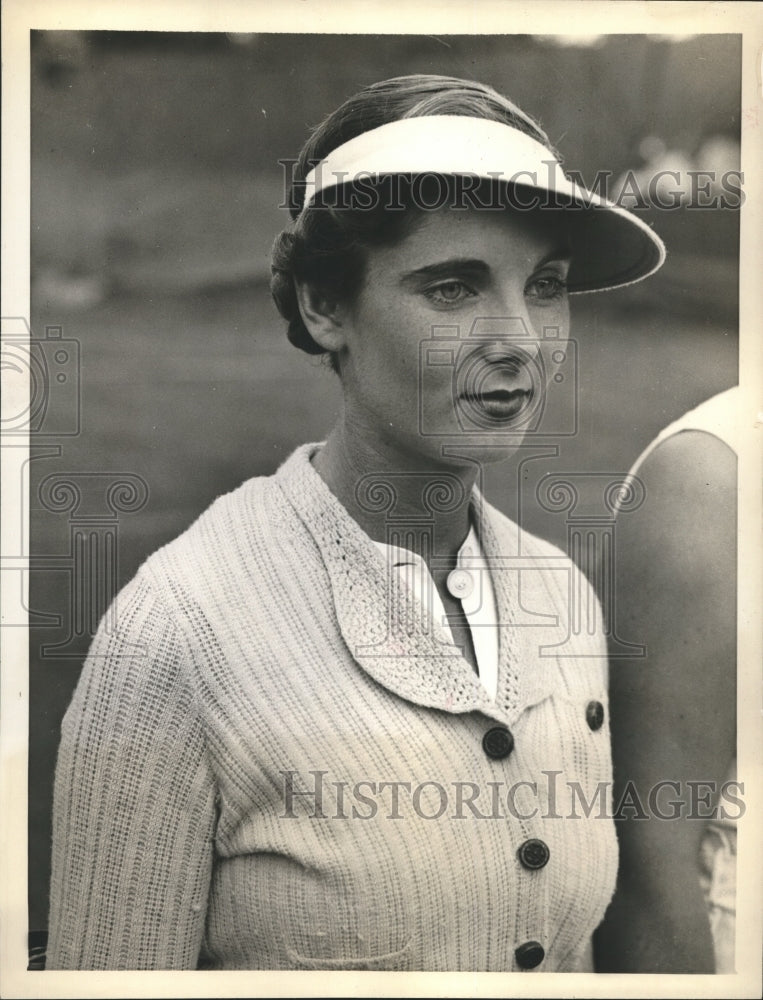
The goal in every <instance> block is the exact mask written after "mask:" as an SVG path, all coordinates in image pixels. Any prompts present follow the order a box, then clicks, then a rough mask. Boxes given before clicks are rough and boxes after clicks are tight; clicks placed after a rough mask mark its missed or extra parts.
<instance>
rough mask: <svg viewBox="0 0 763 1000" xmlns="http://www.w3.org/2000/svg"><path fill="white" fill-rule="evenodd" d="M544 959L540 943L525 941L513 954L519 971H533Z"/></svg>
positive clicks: (544, 955) (544, 954)
mask: <svg viewBox="0 0 763 1000" xmlns="http://www.w3.org/2000/svg"><path fill="white" fill-rule="evenodd" d="M545 957H546V952H545V951H544V950H543V945H542V944H541V943H540V941H525V943H524V944H521V945H520V946H519V947H518V948H517V949H516V951H515V952H514V958H516V960H517V965H518V966H519V968H520V969H534V968H535V966H536V965H540V963H541V962H542V961H543V959H544V958H545Z"/></svg>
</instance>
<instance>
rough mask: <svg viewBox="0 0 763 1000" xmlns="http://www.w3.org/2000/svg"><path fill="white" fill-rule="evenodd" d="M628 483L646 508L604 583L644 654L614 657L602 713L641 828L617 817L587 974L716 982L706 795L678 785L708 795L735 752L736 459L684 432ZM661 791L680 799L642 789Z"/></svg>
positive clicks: (636, 516)
mask: <svg viewBox="0 0 763 1000" xmlns="http://www.w3.org/2000/svg"><path fill="white" fill-rule="evenodd" d="M638 474H639V476H640V478H641V479H642V480H643V482H644V484H645V486H646V499H645V501H644V503H643V505H642V507H641V508H640V509H639V510H638V511H635V512H633V513H629V514H627V515H623V516H622V517H621V518H620V519H619V520H618V523H617V528H616V536H615V558H616V565H615V585H616V595H617V608H618V610H617V619H618V622H617V624H618V631H619V632H620V637H621V638H622V639H625V640H628V641H630V642H636V643H640V644H642V645H644V646H645V647H646V655H645V657H644V658H642V659H613V660H612V663H611V667H610V711H611V723H612V741H613V761H614V774H615V796H614V797H615V803H616V804H617V803H618V801H620V800H621V796H622V795H623V793H624V791H625V790H626V787H627V786H628V783H629V782H633V783H634V786H635V788H636V789H637V793H638V797H639V801H640V802H641V803H642V804H643V806H644V809H645V811H646V812H647V813H648V819H636V818H633V815H634V810H632V809H629V808H626V809H625V812H624V815H625V817H626V818H623V819H620V820H619V821H618V823H617V827H618V837H619V841H620V870H619V876H618V886H617V891H616V893H615V897H614V899H613V901H612V904H611V906H610V908H609V910H608V911H607V915H606V918H605V920H604V923H603V925H602V926H601V927H600V928H599V930H598V932H597V935H596V965H597V969H599V970H600V971H612V972H713V971H714V962H713V944H712V939H711V934H710V925H709V921H708V917H707V912H706V908H705V904H704V901H703V898H702V894H701V891H700V886H699V882H698V873H699V868H698V849H699V842H700V839H701V836H702V833H703V831H704V826H705V822H704V821H703V818H702V817H705V816H707V813H708V812H709V811H710V808H709V807H708V805H707V804H706V800H707V798H708V795H709V791H708V789H707V788H706V787H704V786H701V785H700V786H696V785H695V786H694V787H692V785H690V784H689V782H714V783H715V788H716V789H718V788H719V787H720V784H721V783H722V782H723V780H724V778H725V777H726V774H727V769H728V766H729V763H730V762H731V760H732V759H733V756H734V753H735V733H736V458H735V456H734V454H733V452H731V450H730V449H729V448H727V447H726V445H724V444H723V443H722V442H721V441H719V440H718V439H716V438H714V437H713V436H712V435H709V434H705V433H702V432H697V431H686V432H683V433H680V434H678V435H676V436H674V437H672V438H669V439H668V440H667V441H665V442H663V443H662V444H660V445H659V446H658V447H657V448H656V449H655V450H654V452H653V453H652V454H651V455H650V456H649V457H648V458H647V460H646V461H645V462H644V464H643V465H642V467H641V469H640V470H639V473H638ZM661 781H671V782H676V783H678V786H679V787H678V791H677V790H676V786H675V785H669V786H668V785H666V786H664V787H663V788H662V790H661V791H659V792H655V791H653V790H654V789H655V788H656V786H658V783H659V782H661ZM650 791H651V794H652V801H651V802H650ZM710 798H711V801H712V803H713V804H715V802H716V801H717V794H713V795H710ZM671 803H676V805H671ZM679 809H680V815H679V818H675V819H671V818H664V819H662V818H660V816H659V814H662V815H663V816H667V817H670V816H672V815H673V813H674V812H676V811H677V810H679ZM655 811H656V812H657V813H658V814H657V815H655ZM692 816H693V817H695V818H690V817H692Z"/></svg>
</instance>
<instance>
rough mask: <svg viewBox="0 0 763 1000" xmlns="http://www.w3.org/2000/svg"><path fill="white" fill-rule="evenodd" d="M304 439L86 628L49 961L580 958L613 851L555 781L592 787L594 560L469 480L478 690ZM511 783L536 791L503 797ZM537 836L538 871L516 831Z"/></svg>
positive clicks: (358, 963)
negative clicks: (542, 854)
mask: <svg viewBox="0 0 763 1000" xmlns="http://www.w3.org/2000/svg"><path fill="white" fill-rule="evenodd" d="M314 448H315V446H314V445H307V446H304V447H302V448H300V449H298V450H297V451H296V452H295V453H294V454H293V455H292V456H291V457H290V458H289V459H288V460H287V461H286V462H285V463H284V465H283V466H282V467H281V469H280V470H279V471H278V472H277V473H276V475H275V476H273V477H268V478H260V479H253V480H250V481H249V482H247V483H245V484H244V485H243V486H242V487H241V488H240V489H238V490H236V491H235V492H234V493H231V494H229V495H228V496H225V497H222V498H221V499H220V500H218V501H217V502H216V503H215V504H213V505H212V507H211V508H210V509H209V510H208V511H207V512H206V513H205V514H204V515H202V517H201V518H199V520H198V521H197V522H196V523H195V524H194V525H193V526H192V527H191V528H190V529H189V530H188V531H187V532H186V533H185V534H184V535H182V536H181V537H180V538H178V539H177V540H176V541H174V542H173V543H171V544H170V545H168V546H166V547H165V548H163V549H161V550H160V551H159V552H157V553H156V554H155V555H153V556H152V557H151V558H150V559H149V560H148V561H147V562H146V563H145V564H144V566H143V567H142V568H141V570H140V572H139V573H138V575H137V577H136V578H135V579H134V580H133V581H132V582H131V583H130V584H129V585H128V586H127V587H126V588H125V590H124V591H122V593H121V594H120V595H119V597H118V599H117V606H116V617H117V624H116V627H115V628H114V629H113V632H112V634H108V633H107V632H106V631H105V627H103V626H102V630H101V632H100V633H99V635H98V637H97V638H96V640H95V641H94V643H93V647H92V650H91V652H90V655H89V657H88V661H87V664H86V666H85V669H84V671H83V675H82V679H81V681H80V684H79V686H78V688H77V691H76V693H75V696H74V699H73V702H72V704H71V706H70V708H69V710H68V712H67V714H66V717H65V720H64V725H63V729H62V742H61V748H60V751H59V760H58V767H57V772H56V787H55V806H54V843H53V875H52V883H51V894H52V898H51V918H50V946H49V952H48V968H60V969H64V968H81V969H94V968H104V969H182V968H195V967H197V963H199V964H203V965H205V966H211V967H214V968H224V969H257V968H261V969H283V968H297V969H377V970H386V969H389V970H491V971H508V970H512V969H516V968H517V964H516V959H515V949H516V948H517V947H518V946H519V945H521V944H522V943H524V942H526V941H531V940H532V941H539V942H540V943H541V944H542V945H543V948H544V949H545V958H544V960H543V961H542V963H541V964H540V965H539V966H538V971H559V970H566V969H573V968H576V967H577V963H578V961H579V958H580V955H581V954H582V952H583V951H584V949H585V947H586V945H587V942H588V940H589V938H590V935H591V933H592V931H593V930H594V928H595V927H596V925H597V924H598V923H599V921H600V920H601V918H602V916H603V914H604V910H605V908H606V905H607V903H608V902H609V899H610V896H611V893H612V890H613V888H614V880H615V871H616V864H617V855H616V841H615V835H614V825H613V823H612V821H611V819H607V818H601V817H600V815H599V814H600V804H599V802H598V801H597V802H596V805H595V806H594V808H593V809H592V811H591V815H590V817H589V818H586V817H585V810H584V809H581V806H580V802H579V797H578V804H577V807H573V810H572V811H573V812H575V813H576V814H577V818H569V817H570V814H571V809H570V798H571V792H570V787H569V784H568V783H574V782H579V784H580V788H581V791H582V793H583V795H584V796H585V798H586V800H587V801H589V802H590V801H591V800H592V799H594V796H595V792H596V789H597V786H598V784H599V783H600V782H604V783H608V782H610V780H611V759H610V747H609V730H608V721H607V720H608V712H607V700H606V659H605V648H604V640H603V637H602V634H601V617H600V613H599V608H598V604H597V602H596V599H595V597H594V596H593V594H592V592H591V590H590V587H589V586H588V584H587V583H586V581H585V580H584V579H583V577H582V576H581V574H580V573H578V571H577V570H575V569H574V567H573V566H572V564H571V563H570V562H569V560H567V558H566V557H565V556H564V555H563V554H562V553H561V552H559V551H558V550H557V549H555V548H553V547H552V546H550V545H548V544H547V543H545V542H541V541H539V540H538V539H535V538H533V537H532V536H530V535H527V534H525V533H522V532H520V531H519V529H518V528H517V526H516V525H514V524H513V523H512V522H510V521H508V520H507V519H506V518H505V517H503V515H501V514H499V513H498V512H497V511H495V510H494V509H493V508H491V507H490V506H489V505H488V504H486V503H485V502H484V500H483V499H482V498H481V497H480V496H479V494H477V493H475V497H474V503H473V514H474V518H475V521H476V527H477V532H478V534H479V537H480V542H481V544H482V548H483V550H484V553H485V556H486V557H487V559H488V560H489V561H490V563H491V566H492V567H493V574H492V575H493V582H494V587H495V595H496V604H497V608H498V617H499V626H500V653H499V678H498V697H497V699H496V701H495V702H491V701H490V699H489V698H488V696H487V694H486V692H485V691H484V689H483V688H482V686H481V684H480V682H479V679H478V678H477V677H476V676H475V674H474V672H473V671H472V669H471V667H470V666H469V664H468V663H467V662H466V660H464V659H462V658H461V657H460V656H458V655H457V654H455V653H454V651H453V647H452V646H450V645H448V644H447V643H446V640H445V637H444V635H443V634H442V630H441V629H439V627H437V626H435V627H433V628H432V627H429V626H428V625H427V623H426V618H425V617H424V616H423V615H420V614H419V613H418V612H417V610H416V608H417V605H415V606H414V607H413V609H412V610H411V601H410V596H409V595H407V594H404V593H403V592H402V588H404V584H403V583H402V581H400V580H398V579H397V578H396V577H395V576H394V575H393V576H392V577H390V578H388V575H387V568H386V564H385V560H384V558H383V557H382V556H381V555H380V554H379V552H378V551H377V550H376V548H375V546H374V544H373V543H372V542H371V540H370V539H369V538H368V537H367V536H366V535H365V534H364V532H362V531H361V529H360V528H359V526H358V525H357V524H356V522H355V521H354V520H353V519H352V518H351V517H350V516H349V515H348V514H347V512H346V511H345V509H344V508H343V507H342V506H341V504H339V502H338V501H337V500H336V499H335V498H334V497H333V495H332V494H331V493H330V491H329V490H328V489H327V487H326V486H325V484H324V483H323V481H322V480H321V479H320V477H319V476H318V474H317V473H316V472H315V470H314V469H313V468H312V466H311V464H310V461H309V455H310V454H311V451H312V450H314ZM518 567H521V572H518ZM401 607H405V608H406V609H407V619H406V621H405V623H404V627H401V623H400V622H399V621H398V619H397V609H399V608H401ZM577 623H581V627H580V628H578V627H577ZM591 701H599V702H601V704H602V705H603V706H604V725H603V726H602V727H601V728H600V729H598V730H592V729H591V728H590V727H589V725H588V724H587V722H586V708H587V706H588V704H589V702H591ZM497 724H500V725H503V726H508V727H509V728H510V729H511V731H512V733H513V736H514V740H515V746H514V750H513V752H512V753H511V754H510V755H509V756H508V757H506V758H504V759H500V760H496V759H492V758H490V757H488V756H487V755H486V753H485V751H484V750H483V748H482V738H483V736H484V734H485V733H486V732H487V731H488V730H489V729H491V728H492V727H494V726H496V725H497ZM318 772H320V773H318ZM544 772H545V773H544ZM551 772H559V773H558V774H556V775H552V774H551ZM395 782H404V783H407V785H397V786H394V787H393V783H395ZM517 782H535V783H536V786H537V791H535V792H533V790H532V788H530V787H528V786H526V785H525V786H520V787H519V788H518V789H516V790H515V792H516V794H515V796H514V798H515V801H514V803H513V805H514V808H512V807H511V806H510V805H507V792H508V790H509V788H510V787H511V786H514V785H516V783H517ZM364 783H365V784H364ZM385 783H386V784H385ZM603 791H604V792H605V794H604V799H603V804H604V805H605V806H606V804H607V802H608V800H609V795H608V788H605V789H603ZM289 792H292V793H294V794H292V795H291V796H290V795H289ZM300 792H303V793H309V794H303V795H300V794H299V793H300ZM395 796H396V797H397V804H396V805H395ZM470 800H471V802H470ZM439 813H441V815H438V814H439ZM475 813H476V815H475ZM530 838H538V839H541V840H543V841H544V843H545V844H546V845H547V846H548V848H549V851H550V857H549V860H548V863H547V864H546V865H545V867H543V868H541V869H539V870H528V869H526V868H524V867H523V866H522V865H521V864H520V861H519V859H518V857H517V849H518V848H519V847H520V845H521V844H522V843H523V842H524V841H526V840H528V839H530Z"/></svg>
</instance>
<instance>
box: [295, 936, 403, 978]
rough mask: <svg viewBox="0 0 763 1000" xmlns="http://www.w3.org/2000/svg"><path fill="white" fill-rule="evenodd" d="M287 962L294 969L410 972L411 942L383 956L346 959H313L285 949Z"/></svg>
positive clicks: (359, 956) (349, 957) (350, 957)
mask: <svg viewBox="0 0 763 1000" xmlns="http://www.w3.org/2000/svg"><path fill="white" fill-rule="evenodd" d="M286 953H287V955H288V958H289V962H290V965H291V967H292V968H294V969H316V970H324V971H325V970H328V971H330V970H347V971H361V970H364V971H367V972H410V971H412V965H411V962H412V957H413V947H412V940H411V939H410V938H409V940H408V941H407V942H406V944H405V947H404V948H401V949H400V950H399V951H390V952H388V953H387V954H385V955H358V956H356V957H352V956H348V957H346V958H313V957H311V956H309V955H303V954H301V953H300V952H298V951H295V950H294V949H293V948H288V947H287V949H286Z"/></svg>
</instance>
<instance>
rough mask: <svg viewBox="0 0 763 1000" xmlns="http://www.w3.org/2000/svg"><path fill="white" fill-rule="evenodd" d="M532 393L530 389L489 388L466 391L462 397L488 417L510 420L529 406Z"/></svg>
mask: <svg viewBox="0 0 763 1000" xmlns="http://www.w3.org/2000/svg"><path fill="white" fill-rule="evenodd" d="M532 395H533V394H532V391H531V390H530V389H491V390H488V391H486V392H477V393H467V394H465V395H464V397H463V398H464V399H466V400H468V401H469V402H470V403H471V404H472V405H477V406H478V407H479V408H480V409H481V410H482V411H483V412H484V413H485V414H487V415H488V416H490V417H493V418H496V419H499V420H510V419H511V418H512V417H516V416H517V414H519V413H521V412H522V411H523V410H525V409H526V408H527V407H528V406H529V404H530V401H531V400H532Z"/></svg>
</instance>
